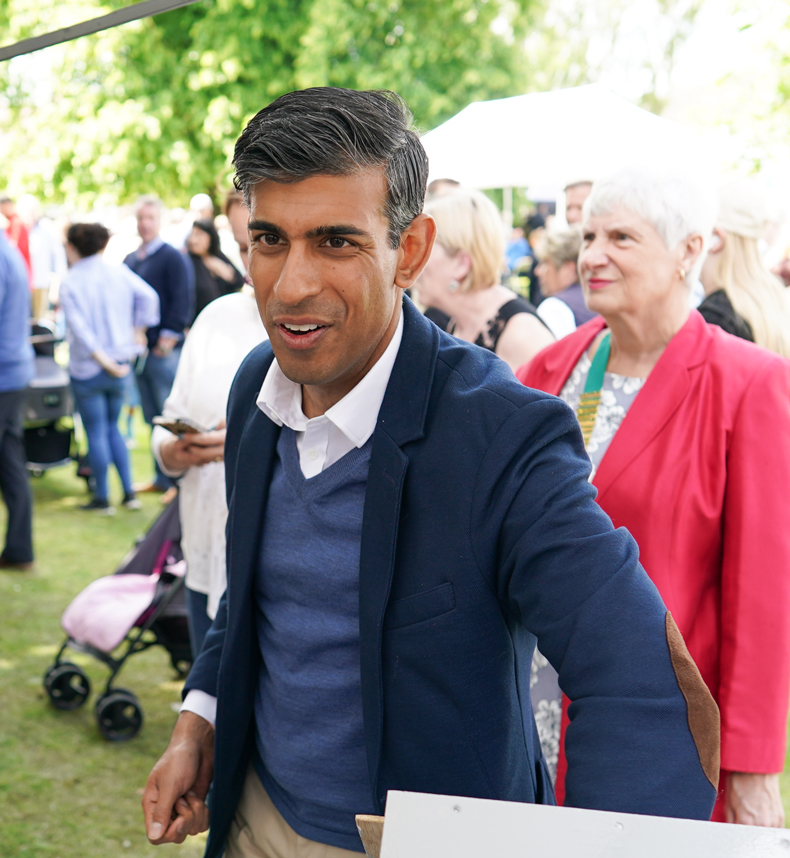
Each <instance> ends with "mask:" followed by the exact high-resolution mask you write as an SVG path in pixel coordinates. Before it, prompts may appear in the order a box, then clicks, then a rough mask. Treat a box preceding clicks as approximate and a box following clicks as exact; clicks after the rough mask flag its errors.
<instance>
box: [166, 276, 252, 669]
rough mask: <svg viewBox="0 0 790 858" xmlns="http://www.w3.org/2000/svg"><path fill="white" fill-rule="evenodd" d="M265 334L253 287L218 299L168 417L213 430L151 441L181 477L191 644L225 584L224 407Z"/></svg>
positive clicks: (191, 340)
mask: <svg viewBox="0 0 790 858" xmlns="http://www.w3.org/2000/svg"><path fill="white" fill-rule="evenodd" d="M265 339H266V331H265V329H264V327H263V324H262V322H261V319H260V316H259V314H258V307H257V305H256V303H255V298H254V296H253V294H252V290H251V289H250V288H249V287H245V288H244V289H243V290H242V291H241V292H238V293H235V294H232V295H226V296H224V297H222V298H218V299H217V300H216V301H212V302H211V303H210V304H209V305H208V306H207V307H206V308H205V310H203V312H202V313H201V314H200V315H199V316H198V317H197V319H196V320H195V324H194V325H193V326H192V328H191V330H190V332H189V336H188V337H187V339H186V342H185V343H184V348H183V351H182V353H181V360H180V361H179V364H178V372H177V373H176V378H175V381H174V382H173V388H172V390H171V392H170V396H169V397H168V398H167V400H166V401H165V405H164V416H165V417H170V418H179V417H186V418H189V419H190V420H193V421H195V422H196V423H198V424H199V425H201V426H203V427H205V428H207V429H209V430H211V431H208V432H205V433H202V434H198V435H184V436H183V437H182V438H179V437H178V436H176V435H174V434H172V433H171V432H169V431H168V430H167V429H164V428H162V427H161V426H157V427H155V429H154V432H153V435H152V438H151V445H152V447H153V451H154V455H155V456H156V458H157V460H158V462H159V464H160V465H161V467H162V469H163V470H164V472H165V473H166V474H167V475H168V476H171V477H181V482H180V513H181V529H182V549H183V552H184V557H185V558H186V561H187V576H186V586H187V600H188V604H189V621H190V632H191V639H192V649H193V653H194V655H195V657H197V654H198V653H199V652H200V648H201V646H202V644H203V638H204V637H205V635H206V632H207V631H208V629H209V627H210V625H211V621H212V619H213V618H214V616H215V614H216V612H217V605H218V604H219V600H220V597H221V596H222V593H223V592H224V591H225V521H226V519H227V516H228V508H227V505H226V502H225V464H224V461H223V453H224V446H225V409H226V406H227V402H228V395H229V393H230V387H231V384H232V383H233V378H234V376H235V375H236V371H237V370H238V368H239V366H240V365H241V362H242V361H243V360H244V358H245V357H246V356H247V354H248V352H250V350H251V349H253V348H254V347H255V346H257V345H258V344H259V343H261V342H263V340H265Z"/></svg>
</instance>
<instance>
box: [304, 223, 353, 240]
mask: <svg viewBox="0 0 790 858" xmlns="http://www.w3.org/2000/svg"><path fill="white" fill-rule="evenodd" d="M327 235H329V236H331V235H361V236H367V235H368V233H367V232H365V230H364V229H360V228H359V227H358V226H350V225H349V224H343V223H340V224H336V225H331V226H317V227H315V229H310V230H308V231H307V232H306V233H305V238H323V237H324V236H327Z"/></svg>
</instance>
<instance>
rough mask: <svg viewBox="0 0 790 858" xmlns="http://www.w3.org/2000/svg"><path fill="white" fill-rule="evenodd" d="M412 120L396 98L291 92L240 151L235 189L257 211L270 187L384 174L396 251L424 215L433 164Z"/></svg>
mask: <svg viewBox="0 0 790 858" xmlns="http://www.w3.org/2000/svg"><path fill="white" fill-rule="evenodd" d="M411 119H412V117H411V113H410V111H409V109H408V107H406V104H405V102H404V101H403V99H402V98H401V97H400V96H399V95H396V94H395V93H394V92H385V91H382V92H376V91H372V90H371V91H365V92H358V91H356V90H352V89H338V88H334V87H315V88H313V89H304V90H299V91H297V92H289V93H288V94H286V95H283V96H281V97H280V98H278V99H277V100H276V101H273V102H272V103H271V104H270V105H269V106H268V107H264V108H263V110H261V111H260V113H258V114H257V115H256V116H255V117H253V119H251V120H250V122H249V124H248V125H247V127H246V128H245V129H244V131H243V132H242V135H241V137H239V139H238V142H237V143H236V151H235V154H234V158H233V163H234V165H235V167H236V175H235V177H234V180H233V182H234V184H235V186H236V187H237V188H238V190H240V191H241V192H242V193H243V194H244V199H245V202H247V204H248V205H249V200H250V191H251V189H252V187H253V185H255V184H257V183H258V182H261V181H263V180H265V179H271V180H272V181H275V182H283V183H291V182H299V181H302V179H307V178H310V177H312V176H348V175H351V174H353V173H356V172H357V171H359V170H364V169H366V168H371V167H384V170H385V175H386V179H387V193H386V196H385V199H384V212H383V214H384V216H385V217H386V218H387V221H388V222H389V235H390V243H391V245H392V247H393V248H396V247H398V246H399V245H400V239H401V233H402V232H403V230H405V229H406V227H407V226H408V225H409V224H410V223H411V222H412V221H413V220H414V218H415V217H417V215H418V214H420V212H422V207H423V204H424V202H425V185H426V182H427V181H428V156H427V155H426V154H425V150H424V149H423V147H422V143H420V139H419V137H418V136H417V135H416V134H415V132H414V131H412V130H411V129H410V128H409V125H410V123H411Z"/></svg>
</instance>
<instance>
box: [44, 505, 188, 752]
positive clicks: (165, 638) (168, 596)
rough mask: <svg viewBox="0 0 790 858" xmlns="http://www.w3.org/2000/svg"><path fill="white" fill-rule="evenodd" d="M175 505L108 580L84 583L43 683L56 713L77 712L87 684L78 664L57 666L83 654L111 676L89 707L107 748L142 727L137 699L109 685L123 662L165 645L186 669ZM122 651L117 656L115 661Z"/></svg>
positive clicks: (178, 667) (181, 672)
mask: <svg viewBox="0 0 790 858" xmlns="http://www.w3.org/2000/svg"><path fill="white" fill-rule="evenodd" d="M180 541H181V526H180V522H179V517H178V498H176V499H175V500H174V501H173V503H171V504H170V505H169V506H168V507H167V508H166V509H165V511H164V512H163V513H162V514H161V515H160V516H159V518H158V519H157V520H156V521H155V522H154V523H153V525H151V527H150V529H149V530H148V532H147V533H146V534H145V536H143V537H142V538H141V539H140V541H139V542H138V543H137V545H136V546H135V547H134V548H133V549H132V551H131V552H130V553H129V554H128V555H127V556H126V557H125V558H124V560H123V562H122V563H121V565H120V567H119V568H118V569H117V571H116V572H115V574H114V575H111V576H109V577H106V578H99V579H97V580H96V581H93V582H92V583H91V584H89V585H88V586H87V587H86V588H85V589H84V590H83V591H82V592H81V593H80V594H79V595H77V596H76V597H75V598H74V600H73V601H72V602H71V604H70V605H69V606H68V608H66V610H65V611H64V613H63V617H62V619H61V624H62V626H63V629H64V631H65V632H66V634H67V635H68V637H67V638H66V640H65V641H64V643H63V646H62V647H61V648H60V651H59V652H58V655H57V657H56V658H55V663H54V664H53V665H52V666H51V667H50V668H49V669H48V670H47V672H46V674H45V676H44V688H45V690H46V692H47V695H48V697H49V699H50V701H51V702H52V705H53V706H55V708H57V709H67V710H68V709H78V708H79V707H80V706H82V705H83V704H84V703H85V701H86V700H87V699H88V697H89V696H90V693H91V685H90V681H89V680H88V677H87V675H86V674H85V671H84V670H83V669H82V668H81V667H80V666H79V665H77V664H74V663H73V662H70V661H63V660H62V659H63V655H64V653H65V652H66V650H67V649H68V648H71V649H73V650H76V651H77V652H82V653H86V654H88V655H91V656H93V657H94V658H96V659H98V660H99V661H101V662H103V663H104V664H106V665H107V667H109V669H110V677H109V679H108V680H107V685H106V687H105V689H104V692H103V694H101V696H100V697H99V698H98V700H97V701H96V704H95V712H96V720H97V722H98V725H99V732H100V733H101V734H102V736H104V738H105V739H108V740H109V741H111V742H123V741H126V740H127V739H131V738H132V737H133V736H136V735H137V734H138V733H139V731H140V728H141V727H142V725H143V710H142V707H141V706H140V701H139V700H138V699H137V697H136V696H135V695H134V694H133V693H132V692H131V691H128V690H127V689H125V688H117V687H116V688H113V682H114V680H115V678H116V676H117V675H118V673H119V672H120V670H121V668H122V667H123V665H124V664H125V663H126V660H127V659H128V658H130V657H131V656H133V655H135V654H136V653H138V652H142V651H143V650H146V649H148V648H149V647H152V646H157V645H158V646H163V647H165V649H166V650H167V651H168V653H169V654H170V661H171V663H172V665H173V667H174V668H175V670H176V671H177V672H178V674H179V675H180V676H185V675H186V674H187V673H188V672H189V668H190V667H191V665H192V651H191V648H190V642H189V627H188V624H187V608H186V598H185V594H184V589H183V588H184V572H185V571H186V563H185V561H184V559H183V555H182V553H181V546H180ZM118 648H120V653H118V654H114V651H115V650H116V649H118Z"/></svg>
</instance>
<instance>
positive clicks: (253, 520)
mask: <svg viewBox="0 0 790 858" xmlns="http://www.w3.org/2000/svg"><path fill="white" fill-rule="evenodd" d="M279 436H280V427H279V426H277V424H275V423H273V422H272V421H271V420H269V418H268V417H266V415H265V414H263V412H261V410H260V409H259V408H258V406H257V405H256V404H255V403H253V404H252V406H251V408H250V413H249V416H248V417H247V422H246V425H245V427H244V431H243V432H242V436H241V440H240V442H239V451H238V456H237V459H236V471H235V474H234V484H233V495H232V497H231V509H230V515H229V520H228V546H229V554H228V584H229V586H228V599H229V603H228V608H229V612H230V614H231V616H233V615H234V614H235V612H236V611H240V610H243V609H245V607H248V606H249V600H250V588H251V587H252V579H253V575H254V571H255V568H256V566H257V558H258V551H259V549H260V542H261V527H262V525H263V517H264V514H265V512H266V503H267V500H268V497H269V484H270V483H271V478H272V469H273V466H274V460H275V457H276V452H277V440H278V438H279Z"/></svg>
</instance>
